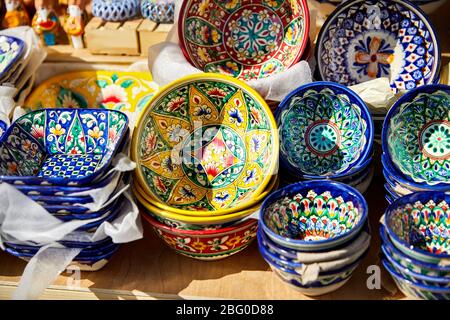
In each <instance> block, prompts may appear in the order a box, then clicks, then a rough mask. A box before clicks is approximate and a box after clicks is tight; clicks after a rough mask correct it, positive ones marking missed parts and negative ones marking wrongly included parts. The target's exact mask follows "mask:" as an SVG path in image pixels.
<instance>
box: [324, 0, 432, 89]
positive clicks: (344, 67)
mask: <svg viewBox="0 0 450 320" xmlns="http://www.w3.org/2000/svg"><path fill="white" fill-rule="evenodd" d="M440 56H441V50H440V47H439V41H438V37H437V34H436V31H435V30H434V27H433V26H432V23H431V22H430V21H429V19H428V17H427V16H426V15H425V13H424V12H423V11H422V10H421V9H420V8H418V7H417V6H416V5H414V4H412V3H410V2H408V1H405V0H369V1H367V0H350V1H345V2H343V3H342V4H341V5H339V6H338V7H337V8H336V10H335V11H333V13H332V14H331V15H330V16H329V17H328V19H327V20H326V21H325V23H324V25H323V26H322V29H321V30H320V33H319V35H318V38H317V47H316V61H317V70H318V76H319V79H321V80H327V81H335V82H338V83H340V84H343V85H346V86H351V85H355V84H358V83H362V82H366V81H369V80H373V79H376V78H380V77H386V78H389V80H390V86H391V90H392V91H393V92H394V93H396V92H399V91H403V90H411V89H414V88H416V87H419V86H422V85H425V84H431V83H436V82H437V81H438V79H439V71H440V61H441V57H440Z"/></svg>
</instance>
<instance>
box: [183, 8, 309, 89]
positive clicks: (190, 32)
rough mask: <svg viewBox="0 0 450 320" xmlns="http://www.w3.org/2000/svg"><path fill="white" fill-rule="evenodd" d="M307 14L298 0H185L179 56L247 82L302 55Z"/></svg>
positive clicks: (270, 72)
mask: <svg viewBox="0 0 450 320" xmlns="http://www.w3.org/2000/svg"><path fill="white" fill-rule="evenodd" d="M308 30H309V12H308V8H307V5H306V2H305V1H299V0H272V1H269V0H257V1H249V0H229V1H218V0H189V1H185V3H184V4H183V7H182V9H181V13H180V19H179V33H180V39H181V47H182V49H183V52H184V54H185V56H186V58H187V59H188V61H190V62H191V63H192V64H193V65H194V66H195V67H197V68H198V69H201V70H204V71H205V72H215V73H223V74H227V75H230V76H233V77H237V78H241V79H245V80H251V79H258V78H265V77H267V76H269V75H271V74H276V73H279V72H282V71H284V70H286V69H287V68H289V67H290V66H292V65H293V64H295V63H296V62H297V61H298V60H299V59H300V57H301V55H302V53H303V51H304V49H305V47H306V44H307V41H308V32H309V31H308Z"/></svg>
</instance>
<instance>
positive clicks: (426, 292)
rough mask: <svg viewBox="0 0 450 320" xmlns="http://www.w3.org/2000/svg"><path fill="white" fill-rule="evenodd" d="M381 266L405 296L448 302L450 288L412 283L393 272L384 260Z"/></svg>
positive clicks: (392, 268) (391, 267)
mask: <svg viewBox="0 0 450 320" xmlns="http://www.w3.org/2000/svg"><path fill="white" fill-rule="evenodd" d="M381 261H382V263H383V266H384V267H385V268H386V270H387V271H388V272H389V273H390V275H391V276H392V279H394V281H395V283H396V284H397V287H398V288H399V289H400V291H402V292H403V293H404V294H405V295H406V296H408V297H412V298H419V299H425V300H450V288H439V287H435V286H428V285H424V284H420V283H414V282H412V281H410V280H408V279H406V278H404V277H403V276H402V275H401V274H399V273H398V272H396V271H395V269H394V267H393V266H392V265H391V264H390V263H389V262H388V261H386V260H384V259H382V260H381Z"/></svg>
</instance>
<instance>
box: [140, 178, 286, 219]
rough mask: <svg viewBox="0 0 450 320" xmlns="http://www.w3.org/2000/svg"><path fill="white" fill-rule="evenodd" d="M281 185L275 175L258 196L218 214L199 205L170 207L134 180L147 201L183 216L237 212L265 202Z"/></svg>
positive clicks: (213, 215)
mask: <svg viewBox="0 0 450 320" xmlns="http://www.w3.org/2000/svg"><path fill="white" fill-rule="evenodd" d="M278 186H279V178H278V176H273V177H272V179H271V181H270V182H269V184H268V185H267V188H266V190H264V192H263V193H261V194H260V195H259V196H257V197H256V198H253V199H251V200H249V201H248V202H246V203H245V204H243V205H238V206H236V207H233V208H229V209H225V210H221V212H220V214H217V213H216V211H207V210H205V208H202V207H199V208H197V210H198V211H186V210H181V209H177V208H173V207H170V206H168V205H166V204H164V203H161V202H158V201H154V200H153V199H152V198H150V197H148V196H147V195H146V193H145V191H144V188H143V187H142V186H141V185H140V184H139V182H138V181H137V179H134V180H133V190H134V191H136V192H137V193H139V195H140V196H141V198H144V199H145V200H147V201H146V202H148V203H150V204H151V205H153V206H154V207H156V208H158V209H159V210H164V211H166V212H170V213H175V214H179V215H183V216H193V217H215V216H221V215H225V214H231V213H236V212H238V211H243V210H246V209H248V208H251V207H254V206H256V205H259V204H261V203H262V202H263V200H264V199H265V198H266V197H267V196H268V195H269V194H270V193H271V192H273V191H274V190H277V189H278Z"/></svg>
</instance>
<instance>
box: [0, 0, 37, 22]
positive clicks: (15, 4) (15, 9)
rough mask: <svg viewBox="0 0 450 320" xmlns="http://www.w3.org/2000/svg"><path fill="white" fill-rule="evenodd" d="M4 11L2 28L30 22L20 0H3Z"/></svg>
mask: <svg viewBox="0 0 450 320" xmlns="http://www.w3.org/2000/svg"><path fill="white" fill-rule="evenodd" d="M5 7H6V13H5V17H4V18H3V20H2V27H3V28H4V29H7V28H14V27H18V26H26V25H29V24H30V17H29V16H28V12H27V10H26V9H25V6H24V4H23V3H22V1H21V0H5Z"/></svg>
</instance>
